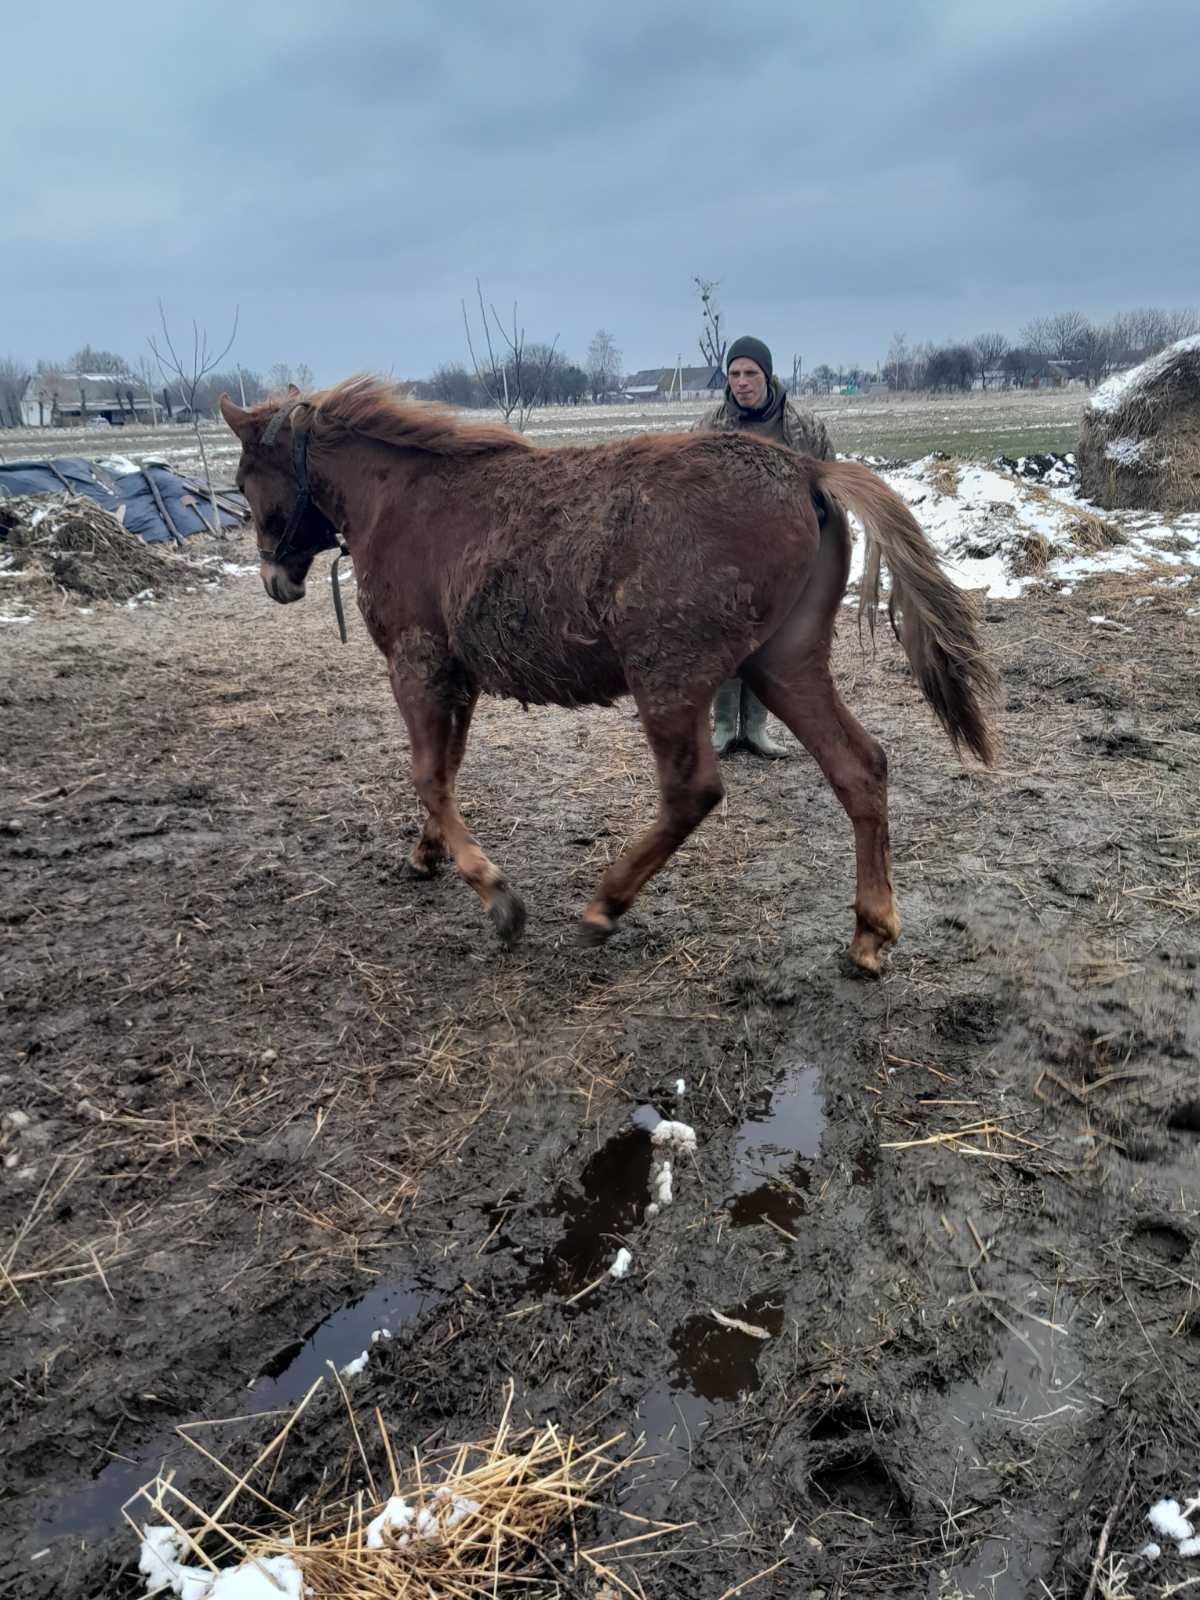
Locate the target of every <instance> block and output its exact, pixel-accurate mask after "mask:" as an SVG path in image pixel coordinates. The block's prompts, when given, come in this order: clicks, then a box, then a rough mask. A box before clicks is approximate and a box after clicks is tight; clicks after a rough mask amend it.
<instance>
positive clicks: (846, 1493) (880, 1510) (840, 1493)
mask: <svg viewBox="0 0 1200 1600" xmlns="http://www.w3.org/2000/svg"><path fill="white" fill-rule="evenodd" d="M808 1485H809V1492H810V1494H811V1496H812V1499H813V1502H814V1504H815V1505H816V1506H817V1507H818V1509H821V1510H825V1511H827V1512H836V1511H840V1512H844V1513H846V1517H847V1524H846V1525H847V1529H849V1528H852V1527H854V1525H855V1522H858V1523H859V1524H860V1525H861V1523H863V1522H866V1523H868V1524H870V1525H871V1526H872V1527H878V1526H879V1525H880V1524H891V1525H892V1526H895V1525H896V1523H898V1522H904V1521H906V1520H907V1517H908V1509H907V1502H906V1500H905V1496H904V1492H903V1490H902V1489H901V1488H900V1487H899V1485H898V1484H897V1483H896V1481H895V1479H894V1478H893V1477H892V1474H891V1473H890V1472H889V1471H888V1469H887V1467H886V1466H885V1465H884V1463H883V1462H882V1461H881V1460H880V1458H879V1456H878V1455H877V1454H876V1453H875V1451H874V1450H870V1449H868V1450H857V1451H854V1450H852V1451H842V1452H840V1453H839V1454H838V1455H837V1456H835V1457H834V1458H833V1459H832V1460H831V1461H829V1462H827V1463H826V1464H825V1465H824V1466H821V1467H818V1468H817V1469H816V1471H814V1472H813V1473H812V1474H811V1475H810V1476H809V1480H808ZM850 1519H854V1521H851V1520H850Z"/></svg>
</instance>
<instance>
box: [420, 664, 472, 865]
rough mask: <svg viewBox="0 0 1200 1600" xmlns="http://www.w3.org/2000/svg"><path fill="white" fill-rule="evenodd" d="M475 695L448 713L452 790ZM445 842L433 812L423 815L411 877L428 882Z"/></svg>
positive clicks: (448, 767)
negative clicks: (423, 819) (423, 820)
mask: <svg viewBox="0 0 1200 1600" xmlns="http://www.w3.org/2000/svg"><path fill="white" fill-rule="evenodd" d="M478 698H479V697H478V695H475V694H472V695H471V696H470V698H469V699H468V700H466V701H465V702H464V703H462V704H458V705H455V706H453V707H452V708H451V709H450V713H449V715H450V719H451V720H450V738H449V742H448V744H447V747H446V776H447V779H448V781H449V783H450V787H451V790H453V787H454V784H455V781H456V780H457V778H458V769H459V767H461V766H462V758H463V752H464V751H465V750H466V748H467V734H468V733H469V732H470V731H471V717H472V715H473V714H474V711H475V704H476V701H477V700H478ZM446 855H447V850H446V841H445V838H444V837H443V834H442V824H441V822H440V821H439V819H438V818H437V817H436V816H435V815H434V813H433V812H432V811H427V812H426V813H425V826H424V827H423V828H422V829H421V837H420V838H419V839H418V840H417V842H416V844H415V845H413V847H412V850H411V851H410V852H409V857H408V864H409V867H410V869H411V870H412V872H413V874H414V875H415V876H416V877H418V878H431V877H432V876H433V874H434V873H435V872H436V871H437V869H438V867H439V866H440V865H441V864H442V862H443V861H444V860H445V859H446Z"/></svg>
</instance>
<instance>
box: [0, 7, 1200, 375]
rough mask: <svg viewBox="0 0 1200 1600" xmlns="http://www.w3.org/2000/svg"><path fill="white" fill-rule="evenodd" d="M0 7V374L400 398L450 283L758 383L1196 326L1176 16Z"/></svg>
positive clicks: (1192, 209) (1192, 130) (1196, 154)
mask: <svg viewBox="0 0 1200 1600" xmlns="http://www.w3.org/2000/svg"><path fill="white" fill-rule="evenodd" d="M13 9H14V8H10V11H9V13H8V15H7V16H6V20H5V23H4V30H3V49H2V55H3V58H4V61H5V70H4V75H3V84H4V87H3V98H4V111H5V118H4V121H5V129H6V135H7V137H6V140H5V149H4V155H3V157H0V214H2V215H3V218H4V227H3V230H2V232H0V240H2V241H3V244H2V247H0V355H5V354H12V355H16V356H19V357H21V358H23V359H27V360H33V359H37V358H46V359H53V358H58V357H61V356H65V355H67V354H68V353H70V352H71V351H72V350H74V349H75V348H77V347H78V346H79V345H81V344H83V343H84V342H87V341H90V342H91V343H92V344H95V345H98V346H103V347H106V348H110V349H116V350H118V351H120V352H122V353H123V354H126V355H127V356H129V357H131V358H135V359H136V357H137V356H139V355H141V354H143V353H144V352H145V336H146V334H147V333H148V332H149V331H150V330H151V329H152V327H153V325H154V322H155V318H156V310H155V301H156V298H157V297H158V296H162V298H163V299H164V301H165V302H166V305H167V308H168V312H169V314H170V315H171V317H172V318H173V319H174V320H176V321H177V322H179V323H182V322H183V321H185V320H186V319H189V318H191V317H193V316H196V317H199V318H200V319H201V320H202V321H203V322H204V323H206V324H207V325H208V327H209V328H210V330H212V332H213V333H214V334H216V333H218V332H219V331H221V330H223V329H224V328H226V326H227V325H228V323H229V321H230V319H231V317H232V313H233V309H234V306H235V305H237V306H240V308H241V333H240V336H239V339H238V342H237V346H236V349H235V351H234V355H235V357H238V358H240V360H241V361H242V362H243V363H244V364H245V365H247V366H249V367H256V368H260V369H261V368H265V367H267V366H268V365H270V363H272V362H274V361H280V360H282V361H289V362H299V361H305V362H307V363H308V364H309V365H310V366H311V367H312V368H313V369H314V371H315V373H316V375H317V378H318V380H320V381H333V380H334V379H336V378H338V377H341V376H343V375H345V374H346V373H348V372H351V371H354V370H359V369H362V368H373V369H378V370H384V371H392V372H394V373H395V374H396V375H397V376H402V377H409V376H422V375H424V374H426V373H427V372H428V371H429V370H430V369H431V368H432V367H433V366H435V365H436V364H438V363H439V362H441V361H443V360H447V359H449V360H454V359H459V358H462V357H463V356H465V349H464V341H463V335H462V323H461V313H460V310H459V302H460V299H461V298H462V297H463V296H464V295H470V294H472V293H473V285H474V280H475V276H476V274H479V275H480V276H481V277H482V279H483V281H484V284H485V287H486V289H487V291H488V292H489V294H490V295H491V296H492V297H493V298H494V299H495V301H496V302H497V304H498V305H502V306H503V305H509V304H511V301H512V299H513V297H514V296H515V297H517V298H519V300H520V303H521V310H522V314H523V321H524V323H525V326H526V329H527V332H528V335H529V337H530V338H531V339H533V338H539V339H540V338H550V337H552V336H553V335H554V334H556V333H557V334H558V335H559V336H560V342H561V344H562V346H563V348H564V349H565V351H566V352H567V354H568V355H570V356H572V357H573V358H575V359H582V357H583V356H584V353H585V351H586V348H587V345H588V341H589V340H590V338H591V335H592V334H593V332H594V331H595V330H596V328H598V327H600V326H604V327H606V328H608V329H609V330H611V332H612V333H613V334H614V335H615V337H616V339H617V342H618V344H619V346H620V348H621V350H622V351H623V353H624V358H625V364H626V366H627V367H628V368H633V367H638V366H649V365H657V364H660V363H664V364H665V363H667V362H670V361H674V359H675V357H676V356H677V355H678V354H682V356H683V358H684V361H685V362H687V361H688V360H689V359H690V360H692V361H697V362H698V360H699V355H698V351H697V347H696V335H697V330H698V322H699V315H698V305H697V302H696V299H695V291H694V289H693V286H692V282H691V279H692V276H693V275H694V274H696V273H700V274H703V275H704V276H706V277H710V278H715V279H719V280H720V291H719V297H720V300H721V303H722V305H723V307H724V310H725V313H726V319H727V326H728V329H729V331H730V333H731V334H737V333H741V332H752V333H755V334H757V335H758V336H760V337H761V338H764V339H766V340H767V342H768V343H769V344H770V345H771V346H772V347H773V349H774V352H775V359H776V363H777V365H779V366H780V367H784V366H786V367H788V368H789V369H790V365H791V358H792V355H793V354H796V353H799V354H801V355H802V356H803V358H804V363H805V366H806V368H810V367H812V366H813V365H815V364H816V363H818V362H821V361H828V362H830V363H831V364H836V363H838V362H845V363H850V362H854V361H857V362H862V363H864V364H866V363H872V364H873V363H874V362H875V360H877V359H880V358H882V357H883V356H884V355H885V354H886V350H887V345H888V342H889V340H890V338H891V335H892V333H893V332H894V331H895V330H897V329H902V330H903V331H905V332H906V333H907V334H908V336H909V338H910V339H912V340H922V339H926V338H932V339H941V338H944V337H973V336H974V335H976V334H978V333H980V332H983V331H985V330H987V329H991V328H999V329H1000V330H1001V331H1003V332H1006V333H1009V334H1010V335H1015V334H1016V333H1017V331H1018V329H1019V327H1020V325H1021V324H1022V323H1023V322H1024V321H1026V320H1027V319H1028V318H1030V317H1031V316H1037V315H1043V314H1047V313H1050V312H1054V311H1058V310H1065V309H1080V310H1083V311H1085V312H1087V313H1088V314H1089V315H1091V316H1094V317H1101V318H1103V317H1106V316H1108V315H1109V314H1111V313H1112V312H1114V311H1117V310H1121V309H1126V308H1129V307H1132V306H1137V305H1162V306H1170V307H1175V306H1187V305H1196V304H1197V302H1200V90H1198V77H1200V72H1198V64H1200V4H1197V0H1004V3H1003V4H994V3H980V0H824V3H823V4H820V5H817V4H813V3H810V0H791V3H783V0H774V3H771V0H737V3H730V0H720V3H718V4H711V3H708V0H603V3H594V4H590V5H587V6H582V5H573V4H571V3H570V0H440V3H436V4H426V3H419V0H362V3H356V0H343V3H342V4H341V5H332V4H330V3H329V0H240V3H238V4H233V3H230V0H206V3H204V4H203V5H199V4H187V3H186V0H185V3H184V4H181V5H174V6H164V5H162V4H161V3H156V4H154V5H149V4H144V3H141V0H136V3H132V4H122V3H121V0H117V3H116V4H114V5H109V6H106V5H103V4H100V3H97V0H88V3H87V4H81V3H79V0H64V3H60V4H58V5H56V6H54V7H45V8H41V15H40V16H39V17H38V19H37V20H35V19H34V17H33V13H34V12H35V10H36V9H38V8H35V7H33V6H23V7H20V8H19V10H18V11H17V16H16V17H15V18H14V16H13V14H12V11H13Z"/></svg>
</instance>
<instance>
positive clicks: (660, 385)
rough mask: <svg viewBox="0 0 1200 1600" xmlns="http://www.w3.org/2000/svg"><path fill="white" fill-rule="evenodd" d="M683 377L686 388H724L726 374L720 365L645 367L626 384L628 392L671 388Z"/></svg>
mask: <svg viewBox="0 0 1200 1600" xmlns="http://www.w3.org/2000/svg"><path fill="white" fill-rule="evenodd" d="M680 379H682V381H683V387H684V388H685V389H723V388H724V387H725V374H724V373H723V372H722V371H721V369H720V367H684V368H683V370H682V372H681V371H680V369H679V368H678V367H644V368H643V369H642V371H641V372H635V373H634V375H633V376H632V377H631V378H630V380H629V382H628V383H627V384H626V385H625V388H626V391H627V392H635V391H636V392H641V391H644V390H651V389H670V388H671V387H672V386H677V385H678V382H679V380H680Z"/></svg>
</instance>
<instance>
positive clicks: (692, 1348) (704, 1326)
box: [671, 1294, 783, 1400]
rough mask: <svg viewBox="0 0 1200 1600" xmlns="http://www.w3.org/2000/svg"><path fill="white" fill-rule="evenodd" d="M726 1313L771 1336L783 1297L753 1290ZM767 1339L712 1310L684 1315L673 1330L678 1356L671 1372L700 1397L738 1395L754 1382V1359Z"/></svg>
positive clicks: (778, 1326)
mask: <svg viewBox="0 0 1200 1600" xmlns="http://www.w3.org/2000/svg"><path fill="white" fill-rule="evenodd" d="M725 1315H726V1316H728V1317H737V1318H738V1319H739V1320H740V1321H742V1322H748V1323H749V1324H750V1325H751V1326H752V1327H757V1328H765V1329H766V1331H767V1332H768V1333H769V1334H771V1335H772V1336H775V1335H777V1334H778V1333H779V1332H780V1331H781V1330H782V1328H783V1298H782V1296H773V1295H771V1294H756V1295H752V1296H751V1297H750V1299H749V1300H747V1301H745V1302H744V1304H742V1305H739V1306H734V1307H733V1308H732V1309H731V1310H728V1311H726V1312H725ZM766 1345H767V1341H766V1340H765V1339H756V1338H755V1337H754V1335H753V1334H749V1333H742V1332H740V1331H739V1330H738V1329H737V1328H726V1327H724V1326H722V1324H721V1323H719V1322H718V1321H717V1320H716V1318H715V1317H714V1316H712V1315H711V1313H709V1312H707V1311H703V1312H700V1313H698V1314H697V1315H696V1316H694V1317H688V1318H686V1319H685V1320H684V1321H683V1322H681V1323H680V1325H679V1327H678V1328H676V1330H675V1332H674V1333H673V1334H672V1335H671V1349H672V1350H674V1352H675V1357H676V1364H675V1370H674V1372H673V1373H672V1378H673V1379H674V1380H675V1381H676V1382H677V1383H678V1384H679V1385H680V1386H681V1387H686V1388H687V1390H688V1391H689V1393H690V1394H692V1395H694V1396H696V1397H697V1398H699V1399H701V1400H736V1399H737V1397H738V1396H739V1395H740V1394H745V1393H747V1392H748V1391H750V1390H753V1389H757V1388H758V1384H759V1377H758V1359H759V1357H760V1356H761V1355H762V1353H763V1350H764V1349H765V1348H766Z"/></svg>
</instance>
